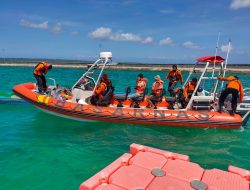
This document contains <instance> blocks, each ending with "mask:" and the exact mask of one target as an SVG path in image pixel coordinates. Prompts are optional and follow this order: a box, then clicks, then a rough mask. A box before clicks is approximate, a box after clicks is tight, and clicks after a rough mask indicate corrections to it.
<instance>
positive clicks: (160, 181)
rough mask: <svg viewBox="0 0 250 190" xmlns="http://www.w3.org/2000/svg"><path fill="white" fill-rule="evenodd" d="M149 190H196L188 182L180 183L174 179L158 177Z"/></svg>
mask: <svg viewBox="0 0 250 190" xmlns="http://www.w3.org/2000/svg"><path fill="white" fill-rule="evenodd" d="M147 190H194V189H193V188H192V187H191V186H190V183H188V182H186V181H180V180H178V179H175V178H173V177H169V176H164V177H157V178H155V179H154V181H153V182H152V183H151V184H150V185H149V187H148V188H147Z"/></svg>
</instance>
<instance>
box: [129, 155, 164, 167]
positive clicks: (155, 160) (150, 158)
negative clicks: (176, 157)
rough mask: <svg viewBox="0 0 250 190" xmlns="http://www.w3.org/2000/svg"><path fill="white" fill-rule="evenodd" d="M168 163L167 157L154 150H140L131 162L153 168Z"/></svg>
mask: <svg viewBox="0 0 250 190" xmlns="http://www.w3.org/2000/svg"><path fill="white" fill-rule="evenodd" d="M166 163H167V159H166V158H165V157H164V156H162V155H160V154H154V153H152V152H138V153H137V154H136V155H135V156H134V157H133V158H131V160H130V161H129V164H130V165H131V164H133V165H137V166H140V167H143V168H147V169H149V170H152V169H154V168H162V167H163V166H164V165H165V164H166Z"/></svg>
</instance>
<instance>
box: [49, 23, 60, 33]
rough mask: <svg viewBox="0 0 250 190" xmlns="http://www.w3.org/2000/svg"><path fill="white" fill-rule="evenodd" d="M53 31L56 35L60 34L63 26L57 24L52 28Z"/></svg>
mask: <svg viewBox="0 0 250 190" xmlns="http://www.w3.org/2000/svg"><path fill="white" fill-rule="evenodd" d="M51 31H52V32H53V33H55V34H58V33H60V32H61V31H62V24H61V23H59V22H58V23H56V24H55V25H54V26H53V27H52V28H51Z"/></svg>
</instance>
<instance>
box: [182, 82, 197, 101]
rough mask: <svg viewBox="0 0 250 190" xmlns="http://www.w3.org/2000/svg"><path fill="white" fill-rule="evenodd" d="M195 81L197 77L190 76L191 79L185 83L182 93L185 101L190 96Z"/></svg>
mask: <svg viewBox="0 0 250 190" xmlns="http://www.w3.org/2000/svg"><path fill="white" fill-rule="evenodd" d="M197 81H198V80H197V78H192V80H191V81H189V82H188V83H187V84H186V86H185V88H184V92H183V95H184V98H185V101H186V102H188V100H189V99H190V98H191V96H192V94H193V92H194V90H195V88H196V85H197Z"/></svg>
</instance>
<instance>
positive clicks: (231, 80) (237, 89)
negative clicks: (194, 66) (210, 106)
mask: <svg viewBox="0 0 250 190" xmlns="http://www.w3.org/2000/svg"><path fill="white" fill-rule="evenodd" d="M218 80H221V81H228V84H227V86H226V89H225V90H224V91H223V92H222V93H221V95H220V98H219V110H218V112H220V113H221V112H222V106H223V104H224V101H225V99H226V98H227V96H228V95H229V94H232V102H231V107H232V111H231V112H230V115H234V114H235V112H236V108H237V99H238V97H239V93H240V102H242V101H243V96H244V90H243V86H242V84H241V82H240V80H239V78H238V77H237V76H229V77H226V78H224V77H222V76H218Z"/></svg>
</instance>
